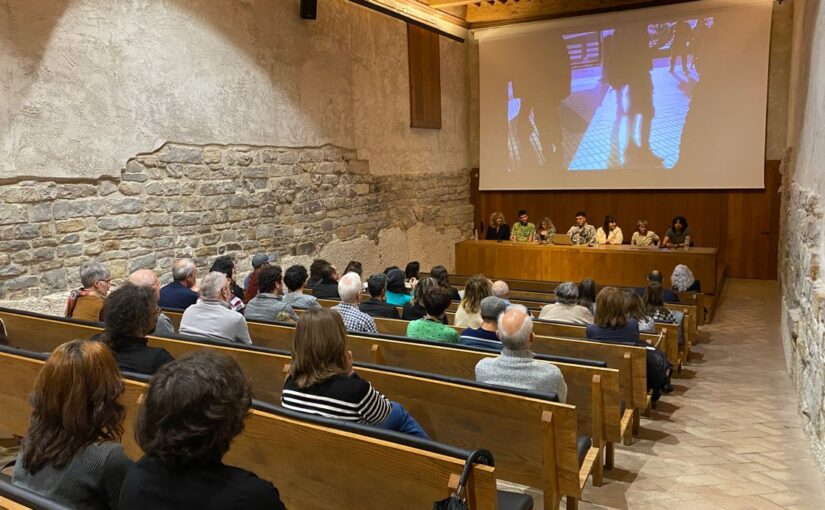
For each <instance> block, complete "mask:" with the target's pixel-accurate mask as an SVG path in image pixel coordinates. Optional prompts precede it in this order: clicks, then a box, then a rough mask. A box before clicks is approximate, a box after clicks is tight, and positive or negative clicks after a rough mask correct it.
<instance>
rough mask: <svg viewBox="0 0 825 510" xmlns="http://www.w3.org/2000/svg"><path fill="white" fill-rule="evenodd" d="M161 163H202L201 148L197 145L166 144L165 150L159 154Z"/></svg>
mask: <svg viewBox="0 0 825 510" xmlns="http://www.w3.org/2000/svg"><path fill="white" fill-rule="evenodd" d="M158 159H159V161H160V162H161V163H190V164H201V163H203V150H202V149H200V148H198V147H185V146H182V145H172V144H170V145H167V146H166V150H165V151H162V152H161V153H160V155H159V158H158Z"/></svg>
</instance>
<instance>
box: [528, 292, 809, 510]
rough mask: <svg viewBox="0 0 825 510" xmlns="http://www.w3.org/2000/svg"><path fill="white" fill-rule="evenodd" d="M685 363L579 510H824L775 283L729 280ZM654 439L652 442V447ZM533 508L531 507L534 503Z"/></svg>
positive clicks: (586, 493)
mask: <svg viewBox="0 0 825 510" xmlns="http://www.w3.org/2000/svg"><path fill="white" fill-rule="evenodd" d="M702 330H703V331H702V338H703V340H704V341H703V342H702V343H700V345H698V346H696V349H695V353H696V354H694V361H693V363H692V364H691V365H690V366H688V367H686V369H685V370H684V371H683V375H682V378H680V379H674V381H673V384H674V386H676V391H675V392H674V393H673V394H671V395H668V396H665V398H664V399H663V401H662V402H661V403H660V404H659V408H658V409H657V410H656V411H654V413H653V415H652V416H651V418H650V419H644V418H643V419H642V429H643V430H642V434H641V439H636V441H635V442H634V444H633V445H632V446H630V447H622V446H619V447H617V450H616V466H617V469H614V470H613V471H612V472H610V471H606V472H605V475H606V476H605V478H606V479H605V484H604V485H603V486H602V487H599V488H594V487H592V486H588V488H587V489H586V491H585V495H584V501H583V502H582V504H581V505H580V508H583V509H614V508H616V509H633V510H653V509H656V510H667V509H674V510H675V509H685V510H704V509H714V510H750V509H759V510H772V509H780V508H786V509H806V510H814V509H823V508H825V477H823V475H822V473H821V472H820V471H819V469H818V468H817V467H816V464H815V463H814V461H813V457H812V455H811V453H810V449H809V447H808V440H807V438H806V436H805V434H804V432H803V431H802V426H801V420H800V417H799V416H798V414H797V411H796V399H795V397H794V393H793V390H792V386H791V381H790V378H789V377H788V374H787V371H786V369H785V360H784V355H783V352H782V347H781V341H780V338H779V287H778V285H777V284H776V283H775V282H760V281H752V280H728V282H727V285H726V287H725V293H724V296H723V303H722V306H721V307H720V309H719V312H718V313H717V315H716V320H715V321H714V323H713V324H711V325H707V326H704V327H703V328H702ZM654 440H655V441H654ZM537 503H538V501H537Z"/></svg>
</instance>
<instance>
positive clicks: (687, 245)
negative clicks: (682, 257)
mask: <svg viewBox="0 0 825 510" xmlns="http://www.w3.org/2000/svg"><path fill="white" fill-rule="evenodd" d="M685 249H686V250H689V249H690V236H685Z"/></svg>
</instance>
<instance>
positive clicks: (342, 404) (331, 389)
mask: <svg viewBox="0 0 825 510" xmlns="http://www.w3.org/2000/svg"><path fill="white" fill-rule="evenodd" d="M346 342H347V331H346V329H345V328H344V322H343V320H342V319H341V316H340V315H338V314H337V313H335V312H333V311H331V310H326V309H321V310H310V311H308V312H306V313H304V314H302V315H301V318H300V319H298V326H297V327H296V328H295V339H294V341H293V348H292V363H291V364H290V365H289V376H288V377H287V379H286V382H284V390H283V393H282V394H281V405H282V406H284V407H285V408H287V409H292V410H293V411H298V412H302V413H307V414H314V415H318V416H323V417H325V418H333V419H338V420H345V421H351V422H356V423H363V424H366V425H374V426H376V427H379V428H384V429H389V430H394V431H396V432H402V433H404V434H411V435H414V436H419V437H424V438H426V437H428V436H427V433H426V432H424V429H422V428H421V426H420V425H419V424H418V422H416V421H415V419H413V418H412V417H411V416H410V415H409V413H407V411H406V410H405V409H404V408H403V407H402V406H401V405H400V404H398V403H396V402H391V401H390V400H388V399H387V398H386V397H385V396H384V395H382V394H381V393H379V392H378V391H377V390H376V389H375V388H373V387H372V384H370V383H369V382H368V381H365V380H364V379H361V378H360V377H358V374H356V373H355V370H354V369H353V367H352V353H351V352H349V351H348V350H347V343H346Z"/></svg>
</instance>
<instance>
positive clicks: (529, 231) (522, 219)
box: [510, 209, 536, 243]
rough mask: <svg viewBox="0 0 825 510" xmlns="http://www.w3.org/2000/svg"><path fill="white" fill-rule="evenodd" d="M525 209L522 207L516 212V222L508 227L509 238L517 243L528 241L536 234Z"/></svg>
mask: <svg viewBox="0 0 825 510" xmlns="http://www.w3.org/2000/svg"><path fill="white" fill-rule="evenodd" d="M528 219H529V217H528V216H527V211H525V210H524V209H522V210H520V211H519V212H518V223H515V224H514V225H513V227H512V228H511V229H510V240H511V241H515V242H517V243H528V242H530V241H532V240H533V238H534V237H535V236H536V226H535V225H534V224H532V223H530V222H529V221H527V220H528Z"/></svg>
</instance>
